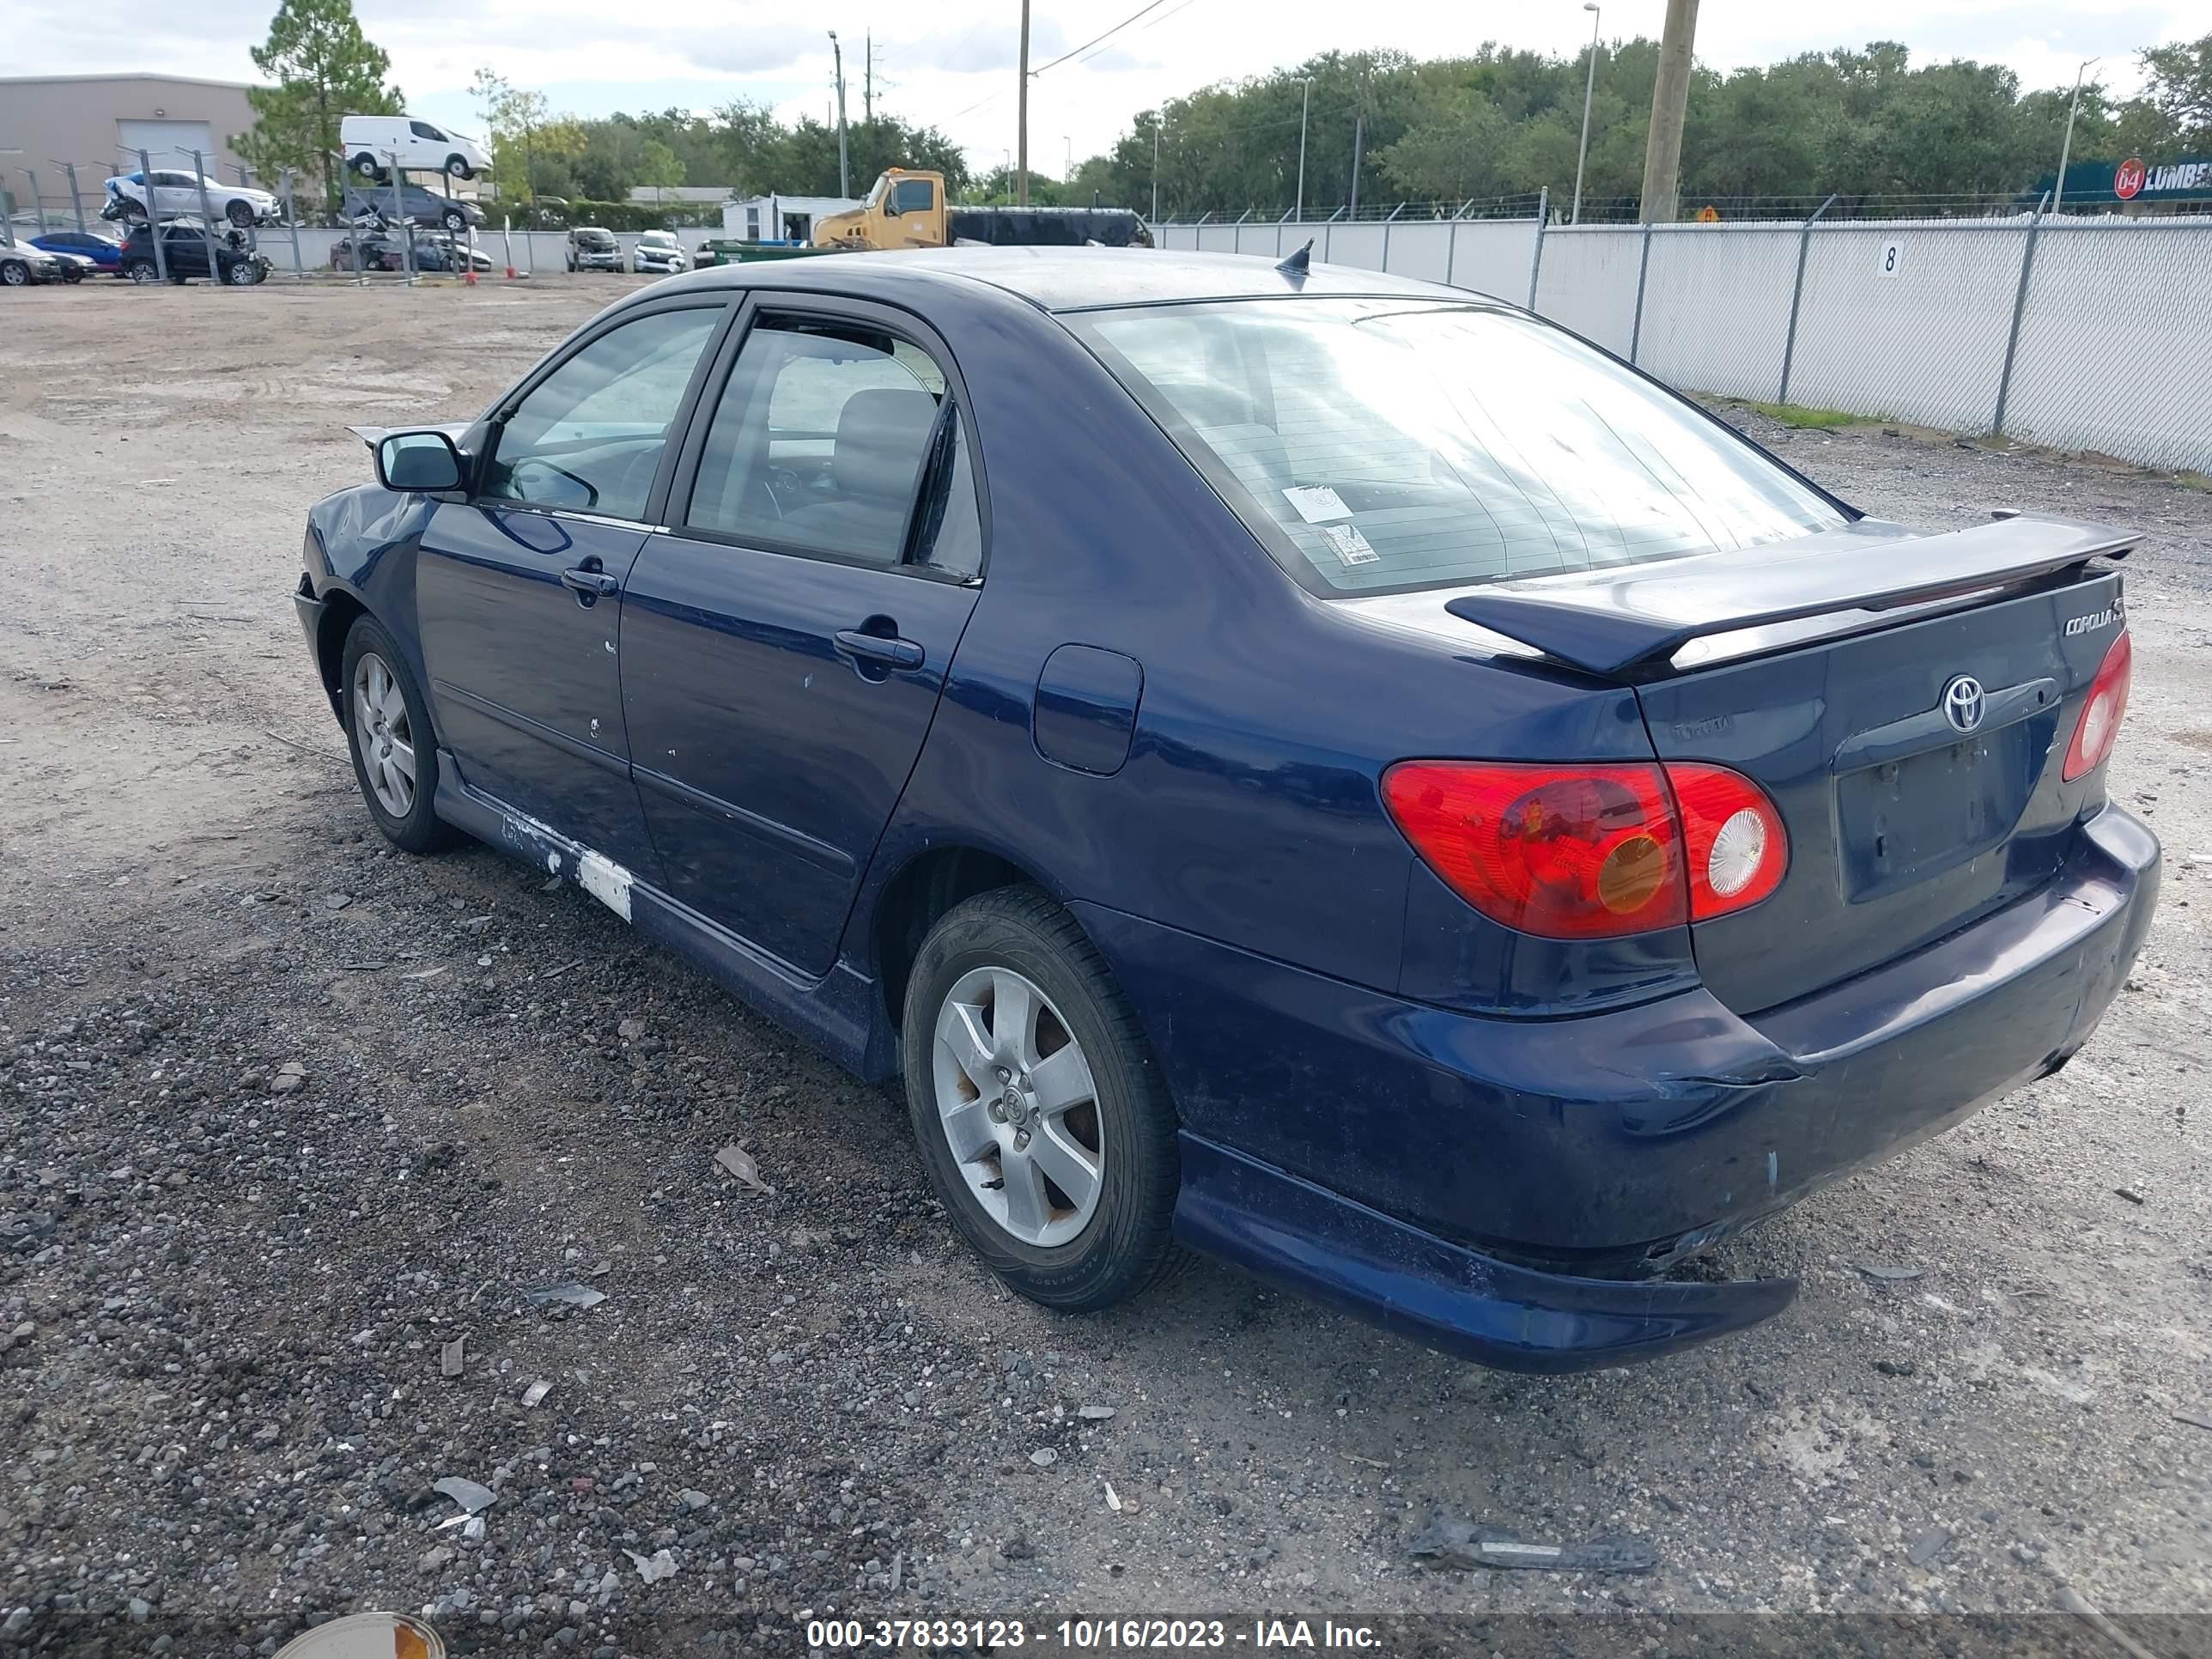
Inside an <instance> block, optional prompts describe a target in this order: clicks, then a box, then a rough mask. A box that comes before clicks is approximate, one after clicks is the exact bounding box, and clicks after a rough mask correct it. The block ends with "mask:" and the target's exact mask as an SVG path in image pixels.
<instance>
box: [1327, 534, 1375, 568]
mask: <svg viewBox="0 0 2212 1659" xmlns="http://www.w3.org/2000/svg"><path fill="white" fill-rule="evenodd" d="M1321 533H1322V537H1323V538H1325V539H1326V540H1327V541H1328V544H1329V545H1330V546H1331V547H1333V548H1334V549H1335V550H1336V556H1337V557H1338V558H1340V559H1341V560H1343V561H1344V562H1345V563H1346V564H1373V563H1374V562H1376V560H1377V559H1379V558H1381V557H1382V555H1381V554H1380V553H1377V552H1376V550H1375V545H1374V544H1373V543H1371V542H1370V541H1369V540H1368V539H1367V538H1366V537H1364V536H1363V535H1361V534H1360V533H1359V526H1358V525H1356V524H1325V525H1322V526H1321Z"/></svg>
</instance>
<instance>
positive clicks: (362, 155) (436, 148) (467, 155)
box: [338, 115, 491, 184]
mask: <svg viewBox="0 0 2212 1659" xmlns="http://www.w3.org/2000/svg"><path fill="white" fill-rule="evenodd" d="M338 148H339V149H341V150H343V152H344V153H345V158H346V171H347V172H349V173H351V174H353V176H354V177H355V178H356V179H368V180H370V181H372V182H374V183H376V184H382V183H383V182H384V181H385V180H386V179H388V178H390V177H391V176H392V175H391V173H390V172H389V168H390V167H392V165H393V161H394V158H395V157H396V158H397V162H398V167H399V170H400V172H402V173H447V174H449V175H450V176H452V177H453V178H455V179H473V178H475V177H476V176H477V173H479V172H481V171H483V169H485V168H487V167H490V166H491V155H490V152H489V151H488V150H486V149H484V147H483V145H482V144H480V143H477V141H476V140H475V139H473V138H469V137H464V136H463V135H461V134H460V133H458V132H449V131H447V130H445V129H444V128H442V127H436V126H433V125H431V124H430V123H429V122H428V121H418V120H416V118H414V117H413V116H411V115H348V116H345V117H343V118H341V119H340V120H339V122H338Z"/></svg>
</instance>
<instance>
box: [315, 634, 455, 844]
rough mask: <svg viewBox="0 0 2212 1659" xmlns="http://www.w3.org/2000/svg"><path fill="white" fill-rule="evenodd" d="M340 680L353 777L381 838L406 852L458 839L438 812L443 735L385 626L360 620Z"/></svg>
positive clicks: (349, 641) (342, 661) (348, 644)
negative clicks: (438, 735)
mask: <svg viewBox="0 0 2212 1659" xmlns="http://www.w3.org/2000/svg"><path fill="white" fill-rule="evenodd" d="M338 684H339V685H340V687H341V688H342V689H343V698H342V702H343V708H344V713H345V728H346V747H347V749H348V750H349V752H350V753H351V754H352V756H353V775H354V781H356V783H358V784H359V785H360V786H361V796H362V800H363V801H364V802H365V803H367V805H368V815H369V817H372V818H374V819H375V820H376V827H377V828H378V829H380V830H381V831H382V832H383V835H384V838H385V839H386V841H388V842H391V843H392V845H393V846H394V847H397V848H399V849H400V850H401V851H402V852H405V853H433V852H435V851H436V850H437V849H438V848H441V847H442V846H444V845H445V844H446V843H447V842H448V841H450V840H451V839H452V838H453V831H452V830H451V829H448V828H447V825H446V823H445V822H444V820H442V819H441V818H440V817H438V814H437V810H436V802H437V795H438V741H437V738H436V736H435V733H434V732H433V731H432V729H431V726H430V710H429V707H428V704H426V703H425V702H423V701H422V692H421V691H419V690H416V685H415V677H414V676H413V675H412V674H410V673H409V672H408V671H407V660H406V659H405V658H404V657H403V656H401V655H400V653H399V647H398V645H397V644H395V643H394V642H393V641H392V635H389V634H387V633H386V632H385V630H384V628H383V625H382V624H381V623H378V622H376V621H375V620H374V618H373V617H357V618H356V620H355V622H354V625H353V629H352V631H351V632H349V634H348V635H346V643H345V654H344V656H343V658H342V659H340V665H339V680H338Z"/></svg>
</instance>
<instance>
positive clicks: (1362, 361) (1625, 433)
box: [1066, 299, 1845, 592]
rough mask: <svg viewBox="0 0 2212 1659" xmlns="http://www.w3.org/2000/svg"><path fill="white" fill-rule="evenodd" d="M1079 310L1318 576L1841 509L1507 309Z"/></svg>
mask: <svg viewBox="0 0 2212 1659" xmlns="http://www.w3.org/2000/svg"><path fill="white" fill-rule="evenodd" d="M1066 320H1067V321H1068V322H1069V324H1070V325H1072V326H1073V327H1074V328H1075V329H1076V331H1078V333H1079V334H1081V335H1083V336H1085V337H1086V338H1087V339H1088V340H1089V341H1090V342H1091V344H1092V345H1093V347H1094V348H1096V349H1099V351H1100V356H1102V357H1103V358H1104V359H1105V361H1106V362H1107V363H1108V365H1109V368H1112V369H1113V370H1114V371H1115V374H1117V375H1118V376H1119V377H1120V378H1121V380H1122V382H1123V383H1124V384H1125V385H1126V386H1128V388H1129V390H1130V391H1131V392H1133V394H1134V395H1135V396H1136V397H1137V398H1138V399H1139V401H1140V402H1142V403H1144V404H1146V407H1147V408H1148V409H1149V410H1151V411H1152V415H1153V416H1154V418H1155V419H1157V420H1158V421H1159V422H1160V423H1161V425H1162V426H1163V427H1164V428H1166V429H1167V431H1168V433H1169V435H1170V436H1171V437H1172V438H1173V439H1174V440H1175V441H1176V443H1177V444H1178V445H1179V446H1180V447H1182V450H1183V452H1184V453H1185V454H1187V455H1188V457H1189V458H1190V459H1191V460H1192V462H1193V463H1194V465H1197V466H1198V468H1199V470H1200V471H1201V472H1203V473H1205V474H1206V477H1207V478H1208V479H1209V480H1210V481H1211V482H1212V483H1213V485H1214V486H1215V488H1216V489H1218V490H1220V492H1221V494H1222V495H1223V497H1224V499H1225V500H1226V501H1228V502H1229V503H1230V505H1231V507H1234V508H1235V509H1236V510H1237V513H1239V514H1240V515H1241V516H1242V517H1243V519H1244V520H1245V521H1246V523H1248V524H1249V525H1250V526H1251V527H1252V530H1253V532H1254V533H1255V535H1257V536H1258V537H1259V538H1260V539H1261V541H1262V542H1263V543H1265V544H1267V547H1268V549H1269V550H1270V551H1272V552H1273V553H1274V555H1275V556H1276V557H1277V558H1278V559H1279V560H1281V561H1282V562H1284V563H1285V566H1286V567H1287V568H1289V569H1290V570H1291V574H1293V575H1295V576H1297V578H1298V579H1299V580H1301V581H1303V582H1304V583H1305V585H1306V586H1310V587H1313V588H1316V589H1317V590H1318V591H1321V592H1375V591H1377V590H1400V589H1409V588H1419V587H1438V586H1451V585H1455V584H1463V583H1468V582H1481V581H1492V580H1498V579H1500V578H1503V577H1507V576H1532V575H1541V574H1544V573H1545V572H1547V571H1559V570H1583V569H1589V568H1592V567H1595V566H1604V565H1622V564H1640V563H1644V562H1649V561H1653V560H1658V559H1672V558H1680V557H1682V556H1685V555H1687V554H1692V553H1705V552H1711V551H1713V550H1718V549H1725V548H1736V547H1748V546H1753V545H1756V544H1759V543H1761V542H1772V541H1780V540H1783V539H1784V538H1788V537H1792V536H1800V535H1804V534H1807V533H1808V532H1814V531H1817V530H1825V529H1830V528H1832V527H1834V526H1838V525H1840V524H1843V523H1844V522H1845V516H1844V513H1841V512H1839V511H1838V509H1837V508H1836V507H1834V506H1832V504H1831V503H1829V502H1828V501H1826V499H1825V498H1824V497H1822V496H1821V495H1820V494H1819V493H1818V492H1817V491H1815V490H1814V489H1812V488H1811V487H1810V486H1809V485H1808V484H1805V483H1802V482H1801V481H1799V480H1798V479H1797V478H1796V477H1792V476H1791V475H1790V473H1788V472H1786V471H1784V470H1783V469H1782V468H1781V467H1779V466H1778V465H1775V464H1774V463H1773V462H1772V461H1771V460H1769V459H1766V458H1765V456H1763V455H1761V454H1760V453H1759V452H1758V451H1757V450H1755V449H1753V447H1751V446H1750V445H1748V444H1747V443H1744V442H1742V441H1740V440H1738V439H1737V438H1735V436H1734V435H1732V434H1730V433H1729V432H1728V431H1727V430H1725V429H1724V428H1721V427H1719V426H1717V425H1716V424H1715V423H1714V422H1711V421H1709V420H1707V419H1705V417H1704V416H1702V415H1700V414H1699V412H1698V411H1697V410H1693V409H1691V408H1687V407H1686V406H1684V405H1683V404H1680V402H1678V401H1676V400H1675V399H1674V398H1671V397H1669V396H1668V394H1667V393H1666V392H1662V391H1661V390H1660V389H1659V388H1657V387H1656V386H1651V385H1650V384H1649V383H1647V382H1646V381H1644V380H1642V379H1641V378H1640V377H1638V375H1636V374H1633V373H1632V372H1631V371H1629V370H1628V369H1626V368H1622V367H1620V365H1619V364H1617V363H1614V362H1612V361H1611V360H1610V359H1608V358H1607V357H1605V356H1602V355H1601V354H1600V353H1598V352H1596V351H1594V350H1592V349H1590V348H1589V347H1587V346H1585V345H1583V344H1582V343H1580V342H1579V341H1577V340H1576V339H1574V338H1573V337H1571V336H1570V335H1567V334H1565V333H1563V332H1561V331H1559V330H1557V329H1554V328H1550V327H1547V326H1546V325H1543V324H1541V323H1539V322H1537V321H1535V320H1534V319H1531V318H1527V317H1522V316H1520V315H1518V314H1516V313H1512V312H1507V311H1500V310H1497V309H1495V308H1492V307H1483V306H1466V305H1455V304H1452V303H1449V302H1442V303H1431V302H1427V301H1417V302H1414V303H1411V304H1409V303H1407V301H1401V300H1344V299H1313V300H1304V299H1300V300H1282V301H1244V302H1229V303H1223V304H1218V305H1205V306H1156V307H1144V308H1141V309H1133V310H1127V311H1110V312H1096V313H1085V314H1081V315H1077V316H1073V317H1070V318H1068V319H1066Z"/></svg>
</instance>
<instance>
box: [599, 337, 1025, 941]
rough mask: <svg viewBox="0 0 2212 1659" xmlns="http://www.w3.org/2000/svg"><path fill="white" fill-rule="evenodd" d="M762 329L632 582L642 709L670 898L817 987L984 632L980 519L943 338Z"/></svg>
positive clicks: (644, 781) (749, 341) (628, 628)
mask: <svg viewBox="0 0 2212 1659" xmlns="http://www.w3.org/2000/svg"><path fill="white" fill-rule="evenodd" d="M755 307H756V308H754V309H753V310H752V313H751V319H750V327H749V329H748V330H747V331H746V332H745V334H744V340H743V344H742V349H739V350H738V351H736V352H735V353H734V354H732V365H731V368H730V369H729V370H728V372H727V374H726V376H725V377H724V379H723V380H722V383H721V384H720V386H719V387H718V388H717V390H716V392H715V393H714V397H713V398H712V400H711V402H709V401H703V400H702V406H701V413H700V416H699V417H698V418H697V419H696V420H695V421H694V422H693V423H692V435H691V438H690V441H688V442H687V444H686V457H685V460H684V469H683V473H682V476H681V477H679V480H678V486H677V491H676V494H675V495H674V497H673V498H672V499H671V506H670V512H669V517H670V519H671V524H672V527H671V529H670V530H668V531H665V532H658V533H656V534H654V535H653V537H651V538H649V539H648V540H647V544H646V546H645V550H644V551H643V552H642V553H641V555H640V556H639V558H638V562H637V568H636V569H635V572H634V573H633V574H632V575H631V578H630V584H629V598H628V602H627V609H626V611H625V615H624V620H623V630H624V637H625V644H624V649H623V712H624V714H625V717H626V719H627V720H628V723H629V737H630V745H631V758H632V762H633V767H634V775H635V779H636V781H637V785H638V788H639V792H640V794H641V798H642V799H643V802H644V805H645V811H646V816H647V821H648V822H649V823H650V824H651V826H652V832H653V842H654V845H655V847H656V848H657V849H658V851H659V854H660V857H661V866H662V869H663V871H664V872H665V882H666V885H667V889H668V890H669V891H670V893H671V894H672V895H673V896H675V897H676V898H677V899H678V900H679V901H681V902H684V904H687V905H689V906H690V907H691V908H693V909H695V910H696V911H698V912H699V913H700V914H701V915H704V916H706V917H708V918H709V919H710V920H712V921H715V922H718V923H720V925H721V926H723V927H726V928H728V929H729V930H730V931H732V933H736V934H738V936H740V937H741V938H744V939H748V940H749V941H750V942H751V943H752V944H753V945H756V946H757V947H758V948H759V949H761V950H763V951H767V952H768V953H769V954H770V955H772V956H774V957H778V958H780V959H781V960H782V961H784V962H786V963H790V964H791V965H792V966H793V967H794V968H797V969H800V970H801V971H803V972H805V973H809V974H819V973H823V972H826V971H828V969H829V967H830V965H831V964H832V963H833V962H834V961H835V959H836V948H837V941H838V939H839V937H840V935H841V934H842V933H843V931H844V925H845V918H846V916H847V915H848V912H849V911H850V909H851V908H852V903H853V899H854V894H855V893H856V892H857V890H858V888H859V884H860V877H861V874H862V872H864V871H865V870H866V867H867V863H868V860H869V858H870V857H871V855H872V854H873V852H874V849H875V845H876V842H877V840H878V837H879V836H881V835H882V833H883V829H884V824H885V823H887V822H888V821H889V820H890V814H891V810H892V808H893V807H894V806H895V805H896V804H897V801H898V797H899V793H900V792H901V790H902V789H903V788H904V787H905V786H906V781H907V777H908V774H909V773H911V772H912V770H913V769H914V763H915V759H916V757H918V756H919V755H920V753H921V746H922V743H923V740H924V738H926V737H927V734H928V732H929V726H930V722H931V720H932V719H933V717H934V715H935V713H936V709H937V701H938V696H939V692H940V691H941V690H942V689H943V687H944V684H945V670H946V667H947V665H949V664H950V663H951V659H952V653H953V650H954V647H956V646H957V644H958V643H959V640H960V635H961V630H962V629H963V628H964V627H965V626H966V625H967V622H968V617H969V611H972V610H973V609H974V606H975V597H976V591H977V589H976V586H975V584H976V582H977V581H978V580H979V579H980V574H981V568H982V536H983V531H982V520H981V513H980V500H981V495H980V492H979V489H978V488H977V483H976V480H975V473H974V470H973V467H972V465H971V457H970V453H969V447H968V445H969V440H968V435H967V434H966V432H965V431H964V429H963V427H962V426H961V423H960V416H959V397H958V392H957V377H956V375H955V374H954V372H953V365H952V362H951V356H950V355H949V353H947V352H946V351H945V349H944V347H943V344H942V343H941V342H939V341H938V340H937V339H936V338H935V337H934V336H933V335H930V334H929V333H927V331H923V330H921V329H920V328H919V327H917V326H916V325H915V324H914V323H913V322H912V320H911V319H906V318H905V317H904V316H903V313H892V312H890V311H887V310H883V309H880V308H878V307H867V306H863V305H860V304H857V303H853V304H842V303H838V302H834V301H816V300H812V299H809V300H806V301H799V300H797V299H795V298H794V299H791V300H786V299H785V298H783V297H781V296H775V297H773V299H772V300H771V299H763V300H761V301H756V302H755Z"/></svg>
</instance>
